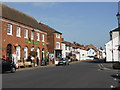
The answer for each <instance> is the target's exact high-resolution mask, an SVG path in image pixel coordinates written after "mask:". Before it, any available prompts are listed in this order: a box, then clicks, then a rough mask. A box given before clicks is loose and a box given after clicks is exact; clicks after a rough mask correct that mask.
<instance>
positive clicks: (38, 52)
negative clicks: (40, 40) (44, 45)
mask: <svg viewBox="0 0 120 90" xmlns="http://www.w3.org/2000/svg"><path fill="white" fill-rule="evenodd" d="M37 57H38V58H40V49H39V48H37Z"/></svg>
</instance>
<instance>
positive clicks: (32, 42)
mask: <svg viewBox="0 0 120 90" xmlns="http://www.w3.org/2000/svg"><path fill="white" fill-rule="evenodd" d="M26 43H31V44H35V45H38V44H39V43H38V42H36V41H29V40H26Z"/></svg>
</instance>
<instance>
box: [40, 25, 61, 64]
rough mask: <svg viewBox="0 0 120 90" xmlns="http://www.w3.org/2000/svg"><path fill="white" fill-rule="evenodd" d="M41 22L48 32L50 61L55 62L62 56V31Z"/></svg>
mask: <svg viewBox="0 0 120 90" xmlns="http://www.w3.org/2000/svg"><path fill="white" fill-rule="evenodd" d="M39 24H40V26H42V29H44V30H45V31H46V32H47V41H48V43H47V46H48V51H49V57H50V61H51V63H55V62H56V61H57V60H58V58H59V57H61V56H62V41H63V38H62V33H61V32H59V31H56V30H55V29H53V28H51V27H50V26H48V25H45V24H43V23H39Z"/></svg>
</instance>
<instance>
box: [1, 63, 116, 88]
mask: <svg viewBox="0 0 120 90" xmlns="http://www.w3.org/2000/svg"><path fill="white" fill-rule="evenodd" d="M98 69H99V66H98V64H97V63H86V62H78V63H74V64H70V65H69V66H54V67H45V68H36V69H32V70H22V71H17V72H16V73H5V74H3V76H2V78H3V85H2V86H3V88H110V85H111V84H115V81H114V80H113V77H111V75H114V74H115V72H112V71H111V72H108V71H100V70H98Z"/></svg>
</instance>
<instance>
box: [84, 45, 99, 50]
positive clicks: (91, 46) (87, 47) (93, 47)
mask: <svg viewBox="0 0 120 90" xmlns="http://www.w3.org/2000/svg"><path fill="white" fill-rule="evenodd" d="M90 48H92V49H94V50H95V51H98V49H97V48H96V47H95V46H94V45H93V44H90V45H87V46H86V47H85V49H86V50H88V49H90Z"/></svg>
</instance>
